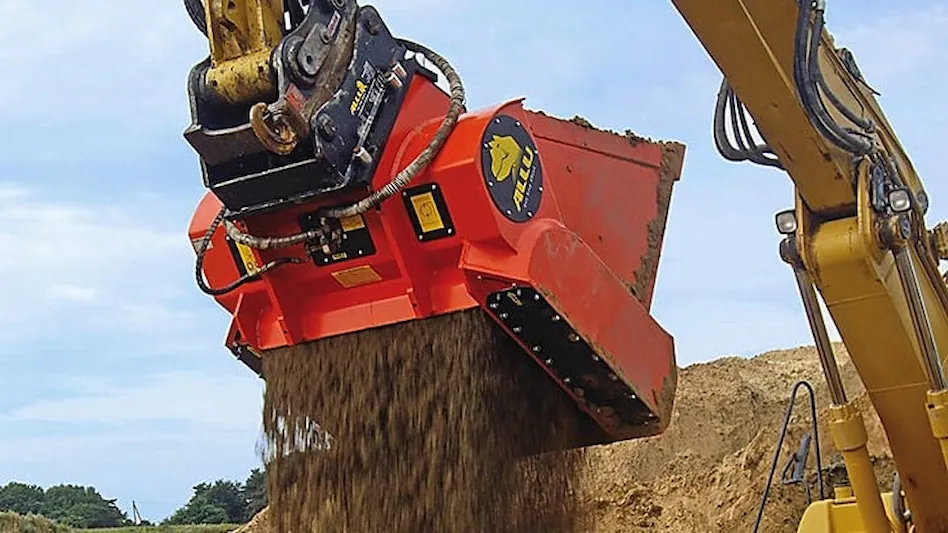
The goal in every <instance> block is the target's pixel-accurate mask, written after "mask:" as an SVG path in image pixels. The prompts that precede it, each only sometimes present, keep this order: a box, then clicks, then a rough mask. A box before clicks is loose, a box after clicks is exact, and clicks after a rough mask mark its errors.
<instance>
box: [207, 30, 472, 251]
mask: <svg viewBox="0 0 948 533" xmlns="http://www.w3.org/2000/svg"><path fill="white" fill-rule="evenodd" d="M398 42H399V43H401V44H402V45H404V46H405V47H406V48H407V49H408V50H409V51H411V52H414V53H416V54H422V55H424V56H426V57H427V58H428V59H429V60H430V61H431V62H432V63H433V64H434V65H435V67H437V68H438V69H439V70H440V71H441V72H442V73H443V74H444V77H445V79H446V80H447V81H448V85H449V89H450V94H451V105H450V108H449V109H448V112H447V114H445V116H444V119H442V121H441V125H440V126H439V127H438V129H437V130H436V131H435V133H434V136H433V137H432V138H431V141H430V142H429V143H428V145H427V146H426V147H425V149H424V150H422V151H421V153H419V154H418V155H417V156H416V157H415V159H414V160H413V161H412V162H411V163H409V164H408V165H407V166H406V167H405V168H404V169H402V171H401V172H399V173H398V174H396V175H395V177H393V178H392V179H391V180H390V181H389V182H388V183H387V184H386V185H385V186H384V187H382V188H381V189H378V190H376V191H374V192H372V193H371V194H370V195H368V196H366V197H365V198H363V199H361V200H359V201H358V202H355V203H353V204H350V205H348V206H340V207H333V208H327V209H323V210H321V211H320V213H319V214H320V216H322V217H325V218H336V219H338V218H345V217H350V216H355V215H360V214H362V213H365V212H366V211H368V210H369V209H372V208H374V207H376V206H378V205H379V204H381V203H382V202H384V201H385V200H387V199H388V198H391V197H392V196H394V195H395V194H397V193H398V192H399V191H400V190H402V189H403V188H405V186H406V185H408V184H409V183H410V182H411V181H412V180H413V179H415V177H417V176H418V175H419V174H421V173H422V171H424V170H425V169H426V168H427V167H428V165H429V164H430V163H431V161H432V160H434V158H435V157H437V155H438V154H439V153H440V151H441V149H442V147H443V146H444V143H445V142H446V141H447V139H448V137H449V136H450V135H451V133H452V132H453V131H454V127H455V126H456V125H457V122H458V119H459V118H460V116H461V113H463V112H464V104H465V102H464V101H465V91H464V84H463V83H462V82H461V77H460V76H459V75H458V73H457V72H456V71H455V70H454V68H453V67H452V66H451V64H450V62H448V60H447V59H445V58H444V57H442V56H441V55H440V54H438V53H437V52H434V51H433V50H431V49H429V48H427V47H425V46H423V45H421V44H418V43H415V42H412V41H409V40H406V39H398ZM225 228H226V230H227V234H228V235H229V236H230V237H231V238H232V239H234V241H236V242H238V243H240V244H244V245H246V246H250V247H251V248H256V249H269V248H285V247H289V246H295V245H297V244H302V243H304V242H307V241H311V240H314V239H319V238H321V237H322V236H323V235H324V232H325V230H324V229H322V228H317V229H313V230H309V231H306V232H302V233H296V234H293V235H287V236H273V237H260V236H256V235H249V234H247V233H245V232H243V231H241V230H240V228H238V227H237V226H236V225H234V224H233V223H231V222H230V221H226V222H225Z"/></svg>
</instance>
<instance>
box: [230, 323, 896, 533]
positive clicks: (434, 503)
mask: <svg viewBox="0 0 948 533" xmlns="http://www.w3.org/2000/svg"><path fill="white" fill-rule="evenodd" d="M438 321H440V322H442V324H439V326H442V327H439V328H437V329H438V330H439V331H440V333H439V335H442V336H440V337H438V338H434V337H432V336H431V335H432V333H431V330H426V331H422V330H421V329H418V330H412V331H411V333H408V334H406V332H405V331H400V332H399V335H398V336H395V334H394V331H392V330H387V329H385V328H382V329H379V330H377V332H376V333H375V334H374V335H375V338H374V339H373V340H372V341H368V340H367V339H366V338H365V337H359V338H358V342H360V343H366V342H372V343H373V344H371V345H366V344H362V345H360V350H359V351H358V352H352V351H350V350H354V349H355V348H356V346H353V345H352V343H353V342H355V341H356V339H355V338H354V337H353V338H348V339H347V338H346V337H340V338H339V339H338V340H336V341H332V342H331V343H325V344H323V345H321V347H320V345H318V344H317V345H314V347H313V348H312V350H313V353H312V354H307V355H310V356H311V357H305V358H300V357H291V356H290V354H286V355H285V356H283V357H280V356H278V357H271V358H270V362H269V363H268V368H269V371H270V372H276V374H275V375H278V376H284V377H281V378H279V380H278V383H272V382H271V383H270V387H271V390H274V391H281V392H271V393H270V394H269V396H268V399H267V415H268V419H267V420H268V428H269V431H271V432H274V427H275V422H274V418H273V416H274V414H275V413H276V412H277V411H280V412H284V413H286V412H292V413H293V414H292V416H291V422H290V425H291V426H294V427H302V426H303V425H305V424H304V420H306V417H308V416H314V415H317V416H315V418H317V419H320V418H321V419H323V420H330V418H331V424H332V425H333V426H334V427H335V428H338V429H337V430H336V432H335V433H334V435H333V436H334V438H336V439H338V440H340V441H342V442H349V443H350V444H349V445H348V446H346V445H339V446H338V448H339V449H338V450H336V451H333V452H332V453H328V452H319V453H313V452H307V453H309V454H310V455H307V456H306V459H305V461H300V462H296V463H293V464H292V465H291V463H289V462H287V461H284V462H283V463H280V462H279V461H277V462H275V463H274V465H275V466H276V469H275V470H274V466H271V472H270V475H271V479H270V485H269V488H270V491H271V494H278V495H280V494H282V496H280V497H279V498H274V499H273V500H272V501H271V507H272V508H271V509H270V510H268V511H266V512H265V514H264V515H261V517H260V518H259V519H258V524H256V525H251V526H250V527H247V528H244V530H245V531H247V532H248V533H270V532H271V531H285V532H289V531H294V532H300V531H303V530H304V529H305V531H351V532H362V531H391V532H401V531H446V532H447V531H498V532H500V531H511V532H512V531H549V532H567V531H569V532H588V533H613V532H616V533H618V532H636V531H646V530H648V531H670V532H674V533H677V532H681V533H684V532H689V533H691V532H699V531H746V532H750V531H751V530H752V528H753V524H754V521H755V519H756V515H757V508H758V505H759V503H760V497H761V495H762V493H763V489H764V485H765V483H766V481H767V474H768V472H769V469H770V466H771V461H772V458H773V454H774V451H775V447H776V443H777V439H778V438H779V434H780V428H781V425H782V423H783V419H784V414H785V410H786V404H787V400H788V398H789V394H790V390H791V388H792V386H793V385H794V384H795V383H796V382H798V381H800V380H807V381H809V382H810V383H811V384H812V386H813V388H814V389H815V390H816V396H817V404H818V409H819V418H820V425H819V431H820V435H819V436H820V441H821V442H820V444H821V449H822V454H821V456H822V458H823V465H824V470H827V473H826V475H825V478H826V479H825V480H824V481H825V485H826V487H825V488H826V491H827V494H831V493H832V489H831V484H832V482H833V472H834V465H838V464H839V463H840V461H839V457H838V455H837V454H835V452H834V450H833V446H832V442H831V438H830V435H829V432H828V429H827V427H826V423H825V421H826V419H827V418H826V408H827V406H828V403H829V402H828V395H827V393H826V390H825V384H824V380H823V378H822V373H821V370H820V365H819V360H818V358H817V355H816V352H815V350H814V349H812V348H809V347H804V348H797V349H792V350H782V351H775V352H769V353H766V354H763V355H760V356H757V357H755V358H750V359H745V358H738V357H728V358H723V359H719V360H716V361H713V362H710V363H705V364H698V365H693V366H690V367H687V368H684V369H681V370H680V374H679V390H678V395H677V399H676V403H675V410H674V415H673V420H672V422H671V426H670V427H669V429H668V431H667V432H666V433H665V434H663V435H661V436H658V437H654V438H649V439H642V440H637V441H628V442H622V443H616V444H611V445H605V446H598V447H591V448H587V449H586V450H584V451H582V452H577V453H571V454H568V455H566V456H556V455H552V456H547V457H545V458H543V459H541V460H540V461H538V462H537V463H530V464H529V465H528V466H527V468H526V470H532V473H533V478H532V480H531V479H528V476H525V475H524V467H523V465H521V467H520V468H519V469H518V468H514V467H515V466H516V465H514V464H513V463H512V462H511V461H506V460H503V459H501V458H502V457H505V456H508V455H507V454H509V453H510V451H511V447H512V446H515V445H516V444H518V443H522V441H521V439H523V438H529V437H530V435H533V437H534V438H536V437H537V436H541V437H542V438H555V436H556V435H558V434H563V433H564V432H568V428H562V427H544V428H536V429H532V430H531V429H530V428H533V427H534V426H533V424H535V423H536V420H535V419H534V418H533V414H534V413H536V412H537V410H547V409H551V410H553V412H556V411H555V410H556V409H563V410H564V411H561V412H563V413H565V410H566V409H567V407H568V406H563V405H562V404H561V402H559V401H558V400H559V399H561V398H560V397H558V396H557V395H556V394H553V393H554V392H555V391H549V390H548V391H547V393H550V397H551V398H553V401H552V403H551V405H548V406H541V405H539V404H538V403H536V402H539V401H540V400H541V398H542V396H538V395H537V394H541V393H543V391H538V390H530V387H537V382H536V380H535V379H533V378H535V377H536V376H535V374H531V372H530V370H531V368H532V366H531V365H532V363H531V364H528V365H523V364H518V361H519V362H521V363H522V362H529V359H528V358H526V357H523V356H522V355H521V356H520V357H509V355H510V352H509V351H506V352H491V350H490V346H492V345H494V343H496V342H499V341H498V340H497V339H496V338H495V337H492V336H490V335H483V333H484V332H485V331H487V330H489V329H490V326H489V325H487V324H485V323H483V322H481V321H480V319H478V318H477V315H476V314H475V315H470V314H467V315H458V316H456V317H455V318H450V317H442V318H439V319H438ZM448 321H453V323H452V324H450V326H451V327H443V326H448V325H449V324H447V323H446V322H448ZM418 324H422V322H419V323H418ZM402 335H405V336H404V337H402ZM487 338H490V339H491V340H489V341H487V340H485V339H487ZM367 346H371V348H370V349H367ZM462 347H463V348H464V349H461V348H462ZM505 349H508V350H509V349H510V347H509V346H507V347H505ZM835 349H836V354H837V359H838V361H839V364H840V371H841V373H842V376H843V378H844V381H845V384H846V388H847V393H848V394H849V396H850V398H856V401H857V403H858V404H859V405H860V406H861V407H862V408H863V413H864V415H865V417H866V423H867V426H868V431H869V435H870V442H869V449H870V453H872V454H874V459H875V463H876V469H877V475H878V479H879V480H880V487H882V488H888V487H887V486H888V484H889V483H890V482H891V480H892V475H893V473H894V470H893V468H892V464H891V460H890V455H889V451H888V447H887V445H886V441H885V437H884V434H883V432H882V430H881V427H880V425H879V423H878V421H877V419H876V418H875V412H874V411H873V410H872V408H871V405H870V404H869V402H868V401H867V398H866V396H865V393H864V389H863V388H862V386H861V384H860V382H859V379H858V376H857V375H856V372H855V369H854V368H853V366H852V364H851V362H850V360H849V358H848V355H847V354H846V353H845V350H844V349H843V348H842V347H841V346H839V345H837V346H835ZM316 352H319V353H316ZM351 353H359V354H360V356H359V357H358V358H352V357H351ZM492 353H504V354H507V355H506V356H499V355H492ZM457 354H468V355H467V356H462V357H458V356H457ZM296 355H299V354H298V353H297V354H296ZM409 355H412V356H413V357H411V358H409V357H408V356H409ZM414 356H418V357H414ZM343 357H349V358H350V359H349V360H348V361H349V363H348V364H346V365H340V363H339V361H338V360H337V361H336V362H334V363H331V366H332V367H333V369H335V370H333V371H330V369H329V368H328V367H323V366H321V364H320V363H319V362H318V361H320V360H323V359H325V358H336V359H339V358H343ZM327 364H328V363H327ZM534 366H535V365H534ZM278 368H279V369H280V370H276V369H278ZM339 368H347V369H348V370H346V371H345V372H344V373H343V374H338V373H337V371H338V369H339ZM498 371H502V372H508V373H509V377H508V378H506V379H505V378H502V377H501V376H500V375H499V374H498ZM392 372H394V373H393V374H391V375H389V373H392ZM435 373H436V374H437V375H438V376H439V377H438V379H437V380H435V379H434V377H435ZM356 377H358V379H356ZM271 379H272V378H271ZM541 382H542V380H541ZM531 383H532V385H531ZM369 384H372V386H371V387H370V386H369ZM557 390H558V389H557ZM307 394H313V395H314V396H313V399H312V400H308V401H306V400H304V398H306V395H307ZM461 398H467V401H459V399H461ZM805 398H806V393H805V390H804V389H801V391H800V394H798V403H797V407H796V410H795V414H794V416H793V417H792V418H791V424H790V431H789V433H788V436H787V439H786V441H785V444H784V447H783V449H782V450H781V454H780V460H779V463H778V469H777V472H776V474H775V479H774V482H773V486H772V488H771V492H770V497H769V500H768V504H767V507H766V510H765V513H764V519H763V526H762V527H761V529H760V531H762V532H778V531H780V532H783V531H788V530H794V527H795V524H796V523H797V522H798V521H799V519H800V517H801V516H802V514H803V511H804V509H805V508H806V506H807V503H808V500H807V495H806V492H805V490H804V488H803V486H801V485H799V484H795V485H786V486H784V485H781V483H780V482H779V476H780V473H781V470H782V468H783V466H784V464H785V463H786V461H787V459H789V458H790V456H791V455H792V454H793V452H794V451H796V450H797V449H798V447H799V443H800V438H801V437H802V435H803V434H804V433H805V432H807V431H809V429H810V426H809V424H810V417H809V408H808V405H807V404H806V403H805ZM406 399H408V400H410V402H409V403H411V404H413V405H421V406H423V408H422V409H421V410H420V411H418V412H417V413H412V412H409V411H405V410H402V408H403V407H404V406H405V405H408V404H406V403H405V400H406ZM446 401H447V402H448V403H444V402H446ZM396 404H397V405H396ZM366 414H370V416H366ZM554 418H555V417H554ZM567 418H569V417H567ZM393 433H394V434H396V435H399V436H400V437H399V439H397V440H398V441H399V442H401V443H402V444H401V445H400V446H399V447H398V448H396V447H394V442H395V439H390V438H387V437H385V434H388V435H389V436H390V435H391V434H393ZM512 439H514V440H512ZM277 440H279V439H277ZM356 442H358V444H356ZM366 444H371V446H365V445H366ZM334 446H336V445H335V444H334ZM320 453H322V455H320ZM813 459H814V458H813V454H812V453H811V456H810V461H809V464H808V465H809V467H810V468H809V469H808V472H809V473H810V476H809V480H810V482H811V484H810V488H811V491H812V495H813V497H814V498H815V497H817V496H818V494H819V488H818V487H817V484H816V482H815V472H814V469H813V468H812V466H813V464H814V462H813ZM304 463H305V465H306V466H305V467H302V466H301V465H302V464H304ZM512 472H516V473H512ZM303 487H307V488H306V490H303ZM573 489H575V490H573ZM347 499H348V501H347V502H346V500H347ZM278 520H279V521H283V523H284V528H278V527H276V525H275V521H278ZM291 522H292V524H293V525H292V526H291V527H289V528H286V527H285V526H286V525H287V524H290V523H291ZM302 524H316V525H317V527H318V528H317V529H308V528H301V527H300V526H301V525H302ZM319 527H321V529H319ZM788 528H789V529H788Z"/></svg>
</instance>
